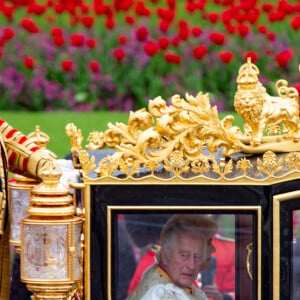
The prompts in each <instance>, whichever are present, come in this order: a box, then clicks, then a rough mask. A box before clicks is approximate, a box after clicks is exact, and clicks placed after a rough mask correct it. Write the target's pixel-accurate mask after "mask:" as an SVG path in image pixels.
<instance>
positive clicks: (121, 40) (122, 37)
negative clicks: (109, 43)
mask: <svg viewBox="0 0 300 300" xmlns="http://www.w3.org/2000/svg"><path fill="white" fill-rule="evenodd" d="M119 43H120V44H121V45H124V44H126V43H127V36H126V35H124V34H121V35H120V36H119Z"/></svg>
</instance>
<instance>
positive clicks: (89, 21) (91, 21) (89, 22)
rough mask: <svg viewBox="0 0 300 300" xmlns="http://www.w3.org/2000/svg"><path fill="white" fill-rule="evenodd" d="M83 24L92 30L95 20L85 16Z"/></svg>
mask: <svg viewBox="0 0 300 300" xmlns="http://www.w3.org/2000/svg"><path fill="white" fill-rule="evenodd" d="M81 22H82V24H83V26H84V27H86V28H91V27H92V26H93V25H94V23H95V18H94V17H92V16H83V17H82V18H81Z"/></svg>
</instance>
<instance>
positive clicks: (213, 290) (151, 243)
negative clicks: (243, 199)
mask: <svg viewBox="0 0 300 300" xmlns="http://www.w3.org/2000/svg"><path fill="white" fill-rule="evenodd" d="M171 216H172V215H170V214H165V213H163V214H161V213H156V214H145V213H143V214H124V215H123V214H122V215H121V214H120V215H118V220H119V224H122V225H121V226H124V228H125V229H126V231H127V233H126V234H128V236H129V240H130V243H131V246H132V252H133V253H134V256H135V271H134V274H133V275H132V276H130V277H131V278H130V280H129V281H128V282H127V283H126V284H123V289H124V290H123V291H120V290H119V291H118V295H119V296H118V300H124V299H125V298H124V295H125V294H127V295H130V294H132V293H133V292H134V290H135V289H136V288H137V286H138V285H139V283H140V282H141V279H142V277H143V274H144V272H145V271H146V270H148V269H149V268H150V267H151V266H153V265H154V264H156V263H157V254H158V252H159V250H160V240H159V238H160V232H161V230H162V227H163V226H164V224H165V223H166V222H167V220H168V219H169V218H170V217H171ZM209 217H210V218H211V219H213V220H214V221H215V222H216V223H217V228H218V229H217V232H216V233H215V235H214V237H213V240H212V243H213V246H214V248H215V251H214V253H213V254H212V258H211V261H210V264H209V267H208V269H206V270H203V271H201V274H199V276H198V278H197V279H196V280H195V282H194V286H195V287H196V288H198V289H200V290H202V291H204V292H205V293H206V296H207V297H208V298H209V299H220V294H221V295H222V296H223V298H221V299H225V300H234V299H235V294H236V288H237V287H236V278H235V277H236V274H235V273H236V270H239V271H241V272H242V271H243V272H244V274H247V273H249V271H251V270H249V269H248V270H247V268H246V256H247V255H244V257H245V261H244V262H245V263H243V264H242V265H241V266H239V268H238V269H237V264H236V249H237V248H236V247H237V243H236V238H238V239H239V243H240V244H241V243H242V244H243V243H245V242H249V237H248V236H247V235H248V233H249V232H248V230H245V228H242V229H241V230H240V229H236V217H237V215H234V214H213V215H209ZM243 219H245V218H243ZM250 219H252V217H251V216H250ZM252 239H253V236H251V237H250V240H251V241H252ZM118 248H119V255H120V252H121V250H120V249H122V248H123V247H122V239H121V238H120V237H119V247H118ZM244 248H245V247H244ZM119 261H121V258H120V257H119ZM250 263H251V261H250ZM124 264H125V260H124V257H123V258H122V264H119V275H118V276H119V278H118V281H122V280H123V282H124V280H125V278H124V277H123V278H121V277H122V274H123V275H124V271H123V272H121V271H120V270H121V269H122V270H124V268H123V267H124ZM243 268H244V269H245V270H241V269H243ZM119 289H120V285H119ZM125 289H126V291H125ZM121 294H122V295H123V297H120V295H121Z"/></svg>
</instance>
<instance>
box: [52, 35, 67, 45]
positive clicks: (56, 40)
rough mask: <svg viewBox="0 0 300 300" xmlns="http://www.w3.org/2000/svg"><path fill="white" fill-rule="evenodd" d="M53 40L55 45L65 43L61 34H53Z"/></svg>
mask: <svg viewBox="0 0 300 300" xmlns="http://www.w3.org/2000/svg"><path fill="white" fill-rule="evenodd" d="M53 42H54V44H55V45H56V46H57V47H61V46H63V45H64V44H65V39H64V38H63V36H61V35H54V36H53Z"/></svg>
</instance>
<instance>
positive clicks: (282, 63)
mask: <svg viewBox="0 0 300 300" xmlns="http://www.w3.org/2000/svg"><path fill="white" fill-rule="evenodd" d="M293 55H294V53H293V50H292V49H286V50H284V51H282V52H280V53H278V54H277V55H276V56H275V60H276V62H277V64H278V66H279V67H281V68H285V67H287V65H288V64H289V62H290V60H291V59H292V58H293Z"/></svg>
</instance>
